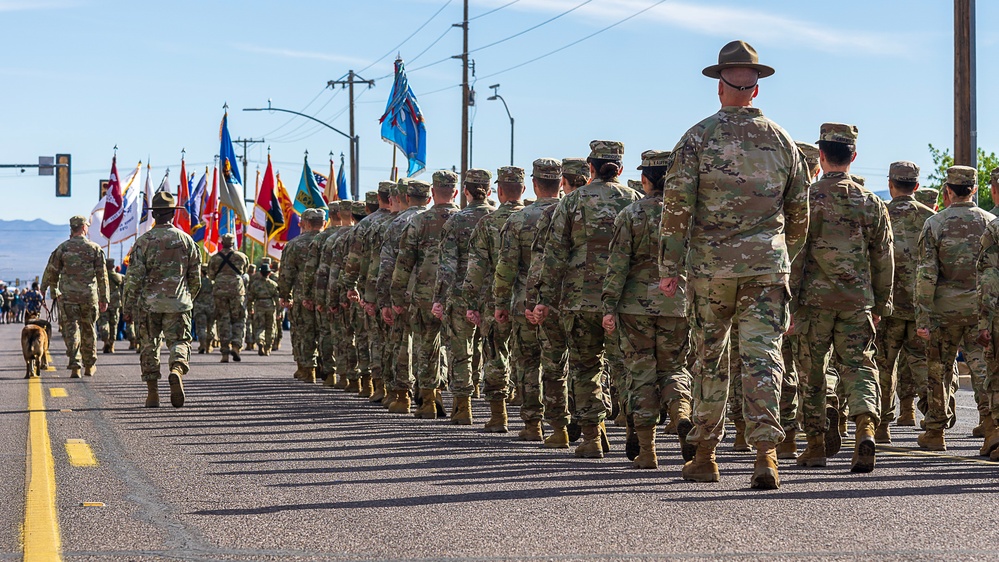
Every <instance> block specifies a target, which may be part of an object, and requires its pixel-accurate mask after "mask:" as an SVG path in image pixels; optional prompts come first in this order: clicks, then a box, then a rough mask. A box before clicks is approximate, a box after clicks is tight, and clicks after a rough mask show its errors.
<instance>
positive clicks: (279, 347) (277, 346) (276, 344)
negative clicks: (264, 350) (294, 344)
mask: <svg viewBox="0 0 999 562" xmlns="http://www.w3.org/2000/svg"><path fill="white" fill-rule="evenodd" d="M279 349H281V342H278V341H276V342H274V345H272V346H271V351H277V350H279Z"/></svg>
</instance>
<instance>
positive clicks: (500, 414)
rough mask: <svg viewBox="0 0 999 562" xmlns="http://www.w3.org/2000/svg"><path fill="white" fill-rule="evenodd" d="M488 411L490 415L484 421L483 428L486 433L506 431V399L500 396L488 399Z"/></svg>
mask: <svg viewBox="0 0 999 562" xmlns="http://www.w3.org/2000/svg"><path fill="white" fill-rule="evenodd" d="M489 413H490V415H491V417H490V418H489V421H487V422H486V426H485V427H484V428H482V429H483V431H485V432H486V433H506V432H507V431H508V429H507V422H508V419H507V416H506V400H503V399H502V398H500V399H499V400H490V401H489Z"/></svg>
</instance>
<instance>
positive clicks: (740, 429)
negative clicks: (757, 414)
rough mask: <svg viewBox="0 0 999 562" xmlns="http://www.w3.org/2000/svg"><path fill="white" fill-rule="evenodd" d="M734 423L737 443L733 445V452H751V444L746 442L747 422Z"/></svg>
mask: <svg viewBox="0 0 999 562" xmlns="http://www.w3.org/2000/svg"><path fill="white" fill-rule="evenodd" d="M733 423H734V424H735V443H733V444H732V450H733V451H738V452H740V453H744V452H747V451H749V450H750V449H749V443H747V442H746V420H736V421H734V422H733Z"/></svg>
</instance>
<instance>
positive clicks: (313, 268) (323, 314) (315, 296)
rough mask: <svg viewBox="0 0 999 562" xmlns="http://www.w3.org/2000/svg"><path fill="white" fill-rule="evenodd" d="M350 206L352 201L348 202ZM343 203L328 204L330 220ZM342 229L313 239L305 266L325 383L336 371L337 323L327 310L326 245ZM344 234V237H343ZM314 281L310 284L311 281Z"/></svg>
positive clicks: (328, 251)
mask: <svg viewBox="0 0 999 562" xmlns="http://www.w3.org/2000/svg"><path fill="white" fill-rule="evenodd" d="M346 203H347V204H348V205H349V204H350V202H349V201H347V202H346ZM340 205H341V202H338V201H333V202H331V203H330V204H329V211H330V217H331V218H332V217H333V216H334V214H335V213H338V212H339V209H340ZM341 230H342V229H341V227H337V226H328V227H327V228H326V229H325V230H323V231H322V232H320V233H319V234H317V235H316V236H315V238H313V239H312V242H311V243H310V244H309V256H308V258H307V259H306V262H305V272H311V273H306V279H305V281H304V283H305V284H306V285H307V286H308V287H310V289H311V293H310V296H309V297H308V299H309V300H311V301H313V302H314V303H316V327H317V330H318V340H317V342H316V348H317V351H318V354H319V369H320V372H319V373H317V376H318V377H319V378H322V379H325V378H326V377H327V376H328V375H329V374H330V373H334V372H335V371H336V359H335V352H334V338H333V331H334V328H333V323H334V319H333V317H332V316H331V315H330V312H329V310H328V309H327V306H328V300H329V293H328V291H327V286H328V284H329V273H330V262H331V261H332V259H333V256H332V244H330V246H329V247H327V245H326V242H327V241H329V239H330V238H333V237H334V235H335V234H336V233H340V231H341ZM341 234H342V233H341ZM310 277H311V283H310V280H309V278H310Z"/></svg>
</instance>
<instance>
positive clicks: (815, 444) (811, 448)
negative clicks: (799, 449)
mask: <svg viewBox="0 0 999 562" xmlns="http://www.w3.org/2000/svg"><path fill="white" fill-rule="evenodd" d="M825 465H826V436H825V435H822V434H819V435H812V436H809V437H808V446H806V447H805V452H804V453H801V454H800V455H798V466H808V467H818V466H825Z"/></svg>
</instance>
